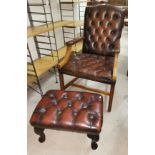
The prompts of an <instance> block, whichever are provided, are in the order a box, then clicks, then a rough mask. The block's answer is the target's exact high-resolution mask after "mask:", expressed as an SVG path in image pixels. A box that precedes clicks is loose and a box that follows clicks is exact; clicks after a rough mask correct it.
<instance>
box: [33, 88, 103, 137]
mask: <svg viewBox="0 0 155 155" xmlns="http://www.w3.org/2000/svg"><path fill="white" fill-rule="evenodd" d="M102 122H103V98H102V96H101V95H98V94H93V93H87V92H78V91H61V90H49V91H48V92H47V93H46V94H45V95H44V97H43V98H42V99H41V101H40V102H39V103H38V105H37V106H36V108H35V110H34V112H33V114H32V117H31V119H30V123H31V125H32V126H34V127H39V128H49V129H57V130H66V131H76V132H86V133H92V134H97V133H100V131H101V127H102Z"/></svg>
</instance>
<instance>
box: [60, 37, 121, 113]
mask: <svg viewBox="0 0 155 155" xmlns="http://www.w3.org/2000/svg"><path fill="white" fill-rule="evenodd" d="M82 39H83V38H77V39H75V40H73V41H70V42H68V43H67V52H66V55H65V57H64V58H63V60H62V61H61V62H60V63H59V64H58V69H61V68H62V67H63V66H64V65H65V64H66V63H67V62H68V61H69V58H70V56H71V54H72V45H74V44H76V43H77V42H79V41H81V40H82ZM119 49H120V40H118V41H117V43H116V46H115V55H114V66H113V75H112V79H113V80H114V81H116V77H117V76H116V75H117V64H118V54H119ZM77 79H78V77H75V78H74V79H72V80H71V81H70V82H68V83H67V84H64V76H63V74H62V73H61V72H59V80H60V88H61V90H64V89H66V88H67V87H69V86H74V87H78V88H82V89H85V90H89V91H93V92H96V93H99V94H104V95H108V96H109V105H108V112H111V108H112V101H113V95H114V89H115V83H116V82H114V83H113V84H110V85H111V88H110V92H108V91H103V90H99V89H94V88H90V87H86V86H84V85H80V84H75V83H74V82H75V81H76V80H77Z"/></svg>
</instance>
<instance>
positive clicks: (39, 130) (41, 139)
mask: <svg viewBox="0 0 155 155" xmlns="http://www.w3.org/2000/svg"><path fill="white" fill-rule="evenodd" d="M34 132H35V133H36V134H37V135H39V136H40V137H39V139H38V140H39V142H40V143H43V142H44V141H45V134H44V128H38V127H34Z"/></svg>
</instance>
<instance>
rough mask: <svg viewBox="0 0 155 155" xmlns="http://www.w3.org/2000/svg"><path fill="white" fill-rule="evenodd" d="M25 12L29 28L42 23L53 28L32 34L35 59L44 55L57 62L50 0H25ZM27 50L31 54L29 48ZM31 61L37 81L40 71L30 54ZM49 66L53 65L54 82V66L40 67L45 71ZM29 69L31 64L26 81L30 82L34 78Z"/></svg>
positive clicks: (41, 58) (57, 56) (40, 58)
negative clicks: (26, 0) (34, 1)
mask: <svg viewBox="0 0 155 155" xmlns="http://www.w3.org/2000/svg"><path fill="white" fill-rule="evenodd" d="M27 13H28V19H29V23H30V27H29V29H31V30H32V29H33V28H35V27H39V26H42V25H44V27H46V28H47V29H48V28H49V24H50V26H52V28H53V29H52V30H51V31H46V32H45V33H38V34H37V35H34V36H33V40H34V44H35V48H36V51H37V56H38V58H37V60H40V61H41V62H42V60H44V59H43V58H44V57H45V56H46V57H50V61H51V63H52V62H53V61H55V59H57V62H58V61H59V55H58V49H57V43H56V36H55V29H54V26H55V25H54V22H53V14H52V10H51V2H50V0H46V3H45V2H44V1H43V0H38V1H37V3H31V2H30V0H29V1H28V2H27ZM28 51H29V53H30V54H31V52H30V49H29V50H28ZM53 53H55V54H53ZM30 54H29V55H30ZM31 61H32V62H33V65H34V67H35V75H36V76H37V81H38V80H39V77H40V75H39V74H38V72H40V69H39V71H38V69H37V68H36V66H35V62H36V60H33V59H32V56H31ZM45 61H46V60H45ZM45 63H46V62H45ZM50 66H51V67H53V69H54V74H55V78H56V82H58V80H57V73H56V67H55V66H53V65H51V64H50V63H49V65H48V64H47V65H46V67H42V69H46V70H45V71H50V69H51V68H49V67H50ZM30 69H31V65H30V64H28V82H30V83H31V82H33V80H35V78H32V77H33V76H34V72H30V71H29V70H30ZM41 73H44V72H41ZM37 84H38V86H39V88H40V90H41V85H40V83H39V82H37ZM31 88H32V87H31ZM32 89H33V88H32ZM37 92H38V91H37ZM41 92H42V91H41Z"/></svg>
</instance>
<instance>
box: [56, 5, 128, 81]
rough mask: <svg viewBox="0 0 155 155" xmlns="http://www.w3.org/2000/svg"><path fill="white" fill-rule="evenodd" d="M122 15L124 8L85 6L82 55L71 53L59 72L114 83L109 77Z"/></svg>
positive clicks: (117, 46) (120, 31)
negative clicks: (72, 54)
mask: <svg viewBox="0 0 155 155" xmlns="http://www.w3.org/2000/svg"><path fill="white" fill-rule="evenodd" d="M124 17H125V14H124V10H122V9H120V8H118V7H115V6H111V5H108V4H105V5H104V4H103V5H95V6H88V7H86V10H85V20H84V40H83V48H82V54H80V55H77V56H71V57H70V60H69V61H68V63H67V64H65V65H64V66H63V67H62V68H61V69H60V70H59V72H60V73H62V74H69V75H73V76H77V77H80V78H86V79H90V80H94V81H99V82H103V83H110V84H111V83H115V81H114V80H113V79H112V74H113V65H114V53H115V52H119V44H118V43H119V42H118V41H119V40H120V37H121V33H122V28H123V25H124ZM95 55H96V56H95ZM78 61H79V62H78Z"/></svg>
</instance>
